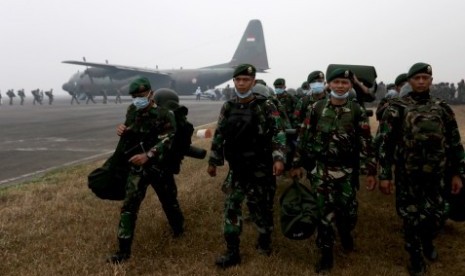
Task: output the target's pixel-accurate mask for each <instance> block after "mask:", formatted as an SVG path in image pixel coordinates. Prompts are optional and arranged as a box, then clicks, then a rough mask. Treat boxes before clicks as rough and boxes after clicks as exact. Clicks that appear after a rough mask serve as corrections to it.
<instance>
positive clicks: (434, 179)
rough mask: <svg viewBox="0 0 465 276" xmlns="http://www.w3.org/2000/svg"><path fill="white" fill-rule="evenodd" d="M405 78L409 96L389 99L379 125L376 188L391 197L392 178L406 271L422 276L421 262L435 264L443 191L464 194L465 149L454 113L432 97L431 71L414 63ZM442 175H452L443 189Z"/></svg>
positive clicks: (427, 65) (422, 266) (443, 212)
mask: <svg viewBox="0 0 465 276" xmlns="http://www.w3.org/2000/svg"><path fill="white" fill-rule="evenodd" d="M407 78H408V82H409V84H410V86H411V88H412V92H410V93H409V94H408V95H406V96H405V97H400V98H394V99H392V100H391V101H390V103H389V105H388V107H387V108H386V110H385V112H384V114H383V117H382V119H381V122H380V125H379V130H378V136H379V140H380V149H379V165H380V173H379V180H380V182H379V188H380V190H381V191H382V192H383V193H385V194H390V193H391V191H392V185H393V181H392V179H393V177H394V179H395V187H396V209H397V214H398V215H399V216H400V217H401V218H402V220H403V228H404V229H403V233H404V241H405V249H406V250H407V252H408V253H409V255H410V262H409V265H408V270H409V272H410V274H411V275H424V273H425V269H426V268H425V262H424V258H423V257H426V258H427V259H429V260H430V261H435V260H437V258H438V253H437V251H436V248H435V247H434V245H433V239H434V238H435V236H436V235H437V233H438V231H439V230H440V227H441V225H443V223H444V220H445V201H444V198H443V195H444V194H445V193H446V191H445V187H446V186H447V187H451V193H452V194H457V193H459V191H460V189H461V188H462V181H461V178H460V176H463V175H464V173H465V169H464V164H465V162H464V149H463V146H462V144H461V142H460V141H461V140H460V134H459V131H458V127H457V122H456V120H455V117H454V112H453V111H452V109H451V108H450V107H449V106H448V105H447V104H446V102H445V101H443V100H441V99H439V98H433V97H431V95H430V86H431V83H432V80H433V78H432V68H431V66H430V65H429V64H426V63H422V62H419V63H416V64H414V65H413V66H412V67H411V68H410V70H409V71H408V74H407ZM446 164H447V165H446ZM393 165H394V166H395V175H393V171H392V166H393ZM446 166H448V167H447V168H446ZM446 169H447V171H450V172H451V175H452V177H451V178H452V180H451V184H450V185H451V186H449V184H448V183H447V184H445V183H444V173H445V170H446Z"/></svg>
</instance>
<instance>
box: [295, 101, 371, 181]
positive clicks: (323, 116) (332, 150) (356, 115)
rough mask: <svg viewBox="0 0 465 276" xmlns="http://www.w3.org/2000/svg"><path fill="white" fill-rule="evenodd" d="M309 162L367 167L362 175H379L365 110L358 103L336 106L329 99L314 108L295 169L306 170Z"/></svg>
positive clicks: (302, 134) (302, 131) (305, 126)
mask: <svg viewBox="0 0 465 276" xmlns="http://www.w3.org/2000/svg"><path fill="white" fill-rule="evenodd" d="M306 158H307V160H310V161H318V162H321V163H323V164H326V165H327V166H330V167H349V168H354V169H358V168H360V167H363V169H364V170H363V171H362V173H364V174H367V175H376V162H375V155H374V150H373V141H372V137H371V132H370V125H369V123H368V117H367V115H366V113H365V112H364V109H363V108H361V107H360V105H359V104H358V103H357V102H355V101H347V102H346V103H345V104H343V105H339V106H335V105H333V104H331V101H330V100H329V99H326V100H321V101H317V102H316V103H314V104H313V105H311V106H310V107H309V111H308V112H307V115H306V117H305V120H304V122H303V123H302V127H301V129H300V132H299V137H298V139H297V151H296V153H295V156H294V160H293V167H300V166H302V165H303V164H302V161H304V160H305V159H306ZM360 163H362V164H360ZM357 173H358V172H357Z"/></svg>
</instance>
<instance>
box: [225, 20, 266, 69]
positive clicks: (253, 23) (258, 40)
mask: <svg viewBox="0 0 465 276" xmlns="http://www.w3.org/2000/svg"><path fill="white" fill-rule="evenodd" d="M242 63H250V64H252V65H253V66H255V67H256V68H257V71H259V72H263V71H264V70H267V69H269V67H268V56H267V54H266V47H265V37H264V35H263V28H262V23H261V22H260V20H258V19H253V20H250V21H249V24H248V25H247V29H246V30H245V32H244V34H243V35H242V38H241V41H240V42H239V45H238V46H237V49H236V52H235V53H234V56H233V58H232V59H231V61H230V62H229V66H231V67H236V66H238V65H239V64H242Z"/></svg>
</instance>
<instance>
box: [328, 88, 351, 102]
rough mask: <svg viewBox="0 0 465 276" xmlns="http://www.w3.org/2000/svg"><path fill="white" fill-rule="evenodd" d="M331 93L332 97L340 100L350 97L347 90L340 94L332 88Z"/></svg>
mask: <svg viewBox="0 0 465 276" xmlns="http://www.w3.org/2000/svg"><path fill="white" fill-rule="evenodd" d="M330 95H331V97H332V98H335V99H338V100H344V99H347V97H349V92H348V91H347V92H345V93H344V94H342V95H339V94H337V93H336V92H334V91H332V90H331V93H330Z"/></svg>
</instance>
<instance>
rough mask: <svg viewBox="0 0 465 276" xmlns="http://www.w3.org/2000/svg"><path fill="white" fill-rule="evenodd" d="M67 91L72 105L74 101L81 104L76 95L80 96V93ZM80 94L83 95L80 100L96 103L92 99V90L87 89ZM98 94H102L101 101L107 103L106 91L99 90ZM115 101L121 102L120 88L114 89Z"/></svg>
mask: <svg viewBox="0 0 465 276" xmlns="http://www.w3.org/2000/svg"><path fill="white" fill-rule="evenodd" d="M68 93H69V95H70V96H71V105H73V104H74V103H76V104H81V102H80V101H79V99H78V96H80V94H78V93H77V92H75V91H68ZM82 95H83V97H82V98H81V100H82V101H86V104H89V102H92V103H94V104H96V103H97V102H96V101H95V99H94V94H93V93H92V92H90V91H87V92H84V93H82ZM100 95H101V96H102V103H103V104H107V103H108V93H107V91H106V90H104V89H103V90H101V91H100ZM115 103H122V101H121V90H120V89H116V95H115Z"/></svg>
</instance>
